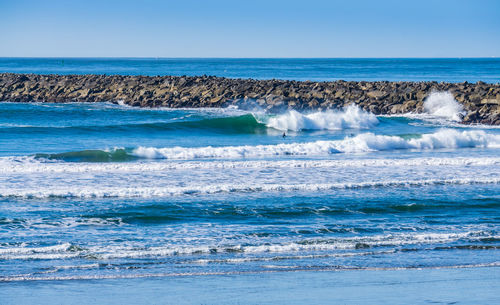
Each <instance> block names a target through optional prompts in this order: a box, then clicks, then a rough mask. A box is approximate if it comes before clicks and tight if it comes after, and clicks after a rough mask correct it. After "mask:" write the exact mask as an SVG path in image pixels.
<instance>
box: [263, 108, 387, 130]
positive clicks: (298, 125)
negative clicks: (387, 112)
mask: <svg viewBox="0 0 500 305" xmlns="http://www.w3.org/2000/svg"><path fill="white" fill-rule="evenodd" d="M264 123H266V126H267V127H271V128H274V129H278V130H285V131H286V130H293V131H299V130H342V129H369V128H372V127H374V126H375V125H377V124H378V119H377V117H376V116H375V115H374V114H372V113H369V112H366V111H363V110H361V109H360V108H359V107H358V106H357V105H354V104H351V105H349V106H348V107H346V108H345V109H344V111H332V110H329V111H323V112H322V111H319V112H314V113H309V114H302V113H300V112H297V111H295V110H290V111H288V112H287V113H285V114H282V115H278V116H275V117H270V118H268V120H267V122H264Z"/></svg>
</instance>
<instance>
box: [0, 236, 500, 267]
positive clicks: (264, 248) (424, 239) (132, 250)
mask: <svg viewBox="0 0 500 305" xmlns="http://www.w3.org/2000/svg"><path fill="white" fill-rule="evenodd" d="M484 238H499V236H498V235H496V234H494V233H493V232H488V231H466V232H443V233H401V234H380V235H373V236H353V237H334V238H328V239H325V238H315V239H305V240H300V241H295V242H286V243H271V244H269V243H265V244H254V245H247V244H245V245H242V244H232V245H209V244H207V245H197V246H192V245H165V246H155V247H144V246H112V245H108V246H96V247H89V248H86V249H85V250H81V251H78V252H76V253H75V251H71V249H70V248H66V249H60V250H58V251H44V252H41V253H38V252H33V251H31V250H30V249H31V248H26V250H24V249H22V248H21V249H20V248H15V251H11V252H6V253H9V254H7V255H5V254H3V255H2V254H0V259H45V260H56V259H65V258H72V257H94V258H99V259H106V260H108V259H122V258H144V257H165V256H175V255H199V254H210V253H228V252H229V253H232V252H240V253H251V254H260V253H294V252H299V253H304V252H311V251H335V250H354V249H358V248H359V245H360V244H361V245H363V246H364V247H367V249H373V248H376V247H394V246H404V245H419V244H425V245H433V244H444V243H452V242H456V241H460V240H466V241H477V240H481V239H484ZM59 246H60V245H55V246H53V248H56V247H59ZM20 250H21V251H20ZM369 251H372V250H369ZM389 251H393V250H389ZM328 254H330V255H331V254H333V253H328ZM380 254H383V252H382V253H380ZM342 255H344V256H352V255H363V254H360V253H340V256H342ZM304 257H306V256H304ZM252 260H255V259H254V258H252ZM199 262H203V261H199ZM205 262H210V261H205ZM215 262H217V261H215ZM219 262H220V260H219ZM229 262H234V263H239V262H245V260H238V259H234V258H233V259H232V261H229ZM87 267H89V266H87ZM89 268H90V267H89Z"/></svg>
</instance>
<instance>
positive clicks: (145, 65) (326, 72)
mask: <svg viewBox="0 0 500 305" xmlns="http://www.w3.org/2000/svg"><path fill="white" fill-rule="evenodd" d="M498 71H500V58H358V59H356V58H354V59H353V58H325V59H319V58H318V59H300V58H299V59H295V58H289V59H284V58H275V59H273V58H269V59H260V58H259V59H252V58H249V59H240V58H213V59H210V58H0V72H14V73H36V74H123V75H191V76H193V75H216V76H222V77H231V78H255V79H273V78H276V79H292V80H311V81H328V80H339V79H342V80H361V81H375V80H388V81H446V82H463V81H468V82H476V81H483V82H488V83H498V82H500V74H499V73H498Z"/></svg>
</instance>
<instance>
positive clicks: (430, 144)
mask: <svg viewBox="0 0 500 305" xmlns="http://www.w3.org/2000/svg"><path fill="white" fill-rule="evenodd" d="M466 147H469V148H472V147H483V148H497V147H500V135H496V134H490V133H486V132H484V131H482V130H472V131H461V132H460V131H457V130H454V129H442V130H439V131H437V132H435V133H431V134H423V135H422V136H419V137H415V138H403V137H399V136H387V135H376V134H373V133H364V134H360V135H357V136H355V137H346V138H345V139H342V140H334V141H315V142H306V143H283V144H275V145H256V146H250V145H242V146H223V147H212V146H206V147H168V148H156V147H138V148H136V149H134V150H133V152H132V154H133V155H135V156H137V157H140V158H149V159H185V160H188V159H199V158H256V157H269V156H280V155H282V156H285V155H329V154H336V153H365V152H375V151H390V150H402V149H414V150H431V149H443V148H449V149H456V148H466Z"/></svg>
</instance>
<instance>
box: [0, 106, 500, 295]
mask: <svg viewBox="0 0 500 305" xmlns="http://www.w3.org/2000/svg"><path fill="white" fill-rule="evenodd" d="M444 104H446V103H444ZM449 109H451V110H447V111H448V112H449V111H452V112H453V111H455V112H456V111H460V109H457V108H454V107H449ZM429 111H430V113H427V114H424V115H406V116H403V117H390V116H382V117H377V116H374V115H373V114H370V113H366V112H363V111H361V110H359V109H356V108H349V109H345V110H343V111H337V112H322V113H313V114H300V113H284V114H280V115H268V114H266V113H263V112H262V111H258V110H255V111H253V112H250V111H243V110H239V109H235V108H229V109H177V110H171V109H156V110H152V109H136V108H131V107H127V106H121V105H114V104H108V103H100V104H76V103H74V104H43V103H36V104H23V103H2V104H0V122H1V125H0V270H2V272H1V274H0V281H2V282H5V283H14V282H15V283H18V282H22V283H37V282H39V281H44V280H60V281H67V280H85V279H120V278H126V279H130V278H148V277H165V276H176V275H181V276H187V277H190V276H197V275H211V276H225V275H231V274H235V273H251V274H261V273H262V274H264V273H267V272H289V271H301V272H304V271H331V270H337V271H343V272H354V270H358V271H368V270H412V269H415V268H418V269H425V270H427V269H429V270H434V269H435V268H448V269H449V268H452V269H456V268H460V269H462V268H465V269H468V268H472V267H481V268H492V270H496V268H497V267H498V265H499V264H500V255H499V253H500V252H499V249H500V237H499V235H498V229H499V222H500V217H499V214H498V210H499V207H500V196H499V194H500V192H499V191H500V171H499V168H500V155H499V152H500V150H499V149H500V129H498V128H492V127H488V126H462V125H460V124H458V123H456V122H455V121H453V118H454V115H456V113H445V114H444V116H442V117H438V116H436V115H433V114H432V109H431V110H429ZM440 113H442V112H440ZM283 133H285V135H286V137H282V134H283ZM27 285H28V284H27ZM33 285H35V284H33Z"/></svg>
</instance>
